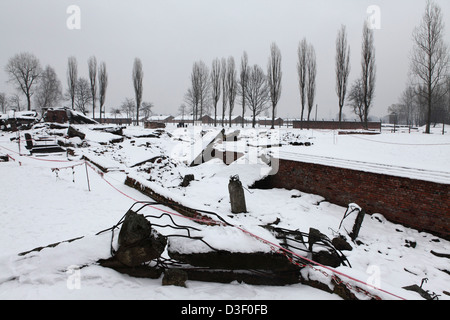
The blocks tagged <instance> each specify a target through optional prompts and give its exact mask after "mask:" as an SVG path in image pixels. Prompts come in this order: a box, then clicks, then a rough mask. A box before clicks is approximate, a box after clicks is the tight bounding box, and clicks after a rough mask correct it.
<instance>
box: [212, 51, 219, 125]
mask: <svg viewBox="0 0 450 320" xmlns="http://www.w3.org/2000/svg"><path fill="white" fill-rule="evenodd" d="M220 70H221V68H220V60H219V59H218V58H216V59H214V60H213V62H212V68H211V89H212V90H211V95H212V101H213V104H214V127H216V126H217V103H218V102H219V99H220V93H221V86H220Z"/></svg>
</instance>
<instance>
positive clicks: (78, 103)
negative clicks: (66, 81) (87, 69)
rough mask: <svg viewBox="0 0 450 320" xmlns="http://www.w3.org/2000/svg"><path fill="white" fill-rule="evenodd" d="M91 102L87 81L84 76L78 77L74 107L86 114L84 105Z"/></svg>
mask: <svg viewBox="0 0 450 320" xmlns="http://www.w3.org/2000/svg"><path fill="white" fill-rule="evenodd" d="M91 102H92V96H91V88H90V85H89V81H88V80H87V79H86V78H79V79H78V81H77V85H76V86H75V107H76V108H77V109H78V110H79V111H81V112H82V113H83V114H86V113H87V109H86V105H87V104H89V103H91Z"/></svg>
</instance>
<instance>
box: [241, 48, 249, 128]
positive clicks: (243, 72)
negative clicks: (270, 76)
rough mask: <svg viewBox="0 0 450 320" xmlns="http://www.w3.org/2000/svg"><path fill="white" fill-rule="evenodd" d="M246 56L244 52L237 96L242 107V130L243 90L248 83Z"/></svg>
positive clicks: (243, 113) (243, 111) (243, 112)
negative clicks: (239, 97)
mask: <svg viewBox="0 0 450 320" xmlns="http://www.w3.org/2000/svg"><path fill="white" fill-rule="evenodd" d="M248 70H249V69H248V56H247V52H245V51H244V53H243V55H242V58H241V73H240V77H239V94H240V96H241V105H242V119H241V120H242V128H243V127H244V122H245V121H244V116H245V89H246V87H247V82H248Z"/></svg>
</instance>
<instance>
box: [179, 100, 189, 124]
mask: <svg viewBox="0 0 450 320" xmlns="http://www.w3.org/2000/svg"><path fill="white" fill-rule="evenodd" d="M186 110H187V107H186V105H185V104H184V103H183V104H181V105H180V106H179V107H178V112H179V113H180V114H181V121H184V115H185V114H186Z"/></svg>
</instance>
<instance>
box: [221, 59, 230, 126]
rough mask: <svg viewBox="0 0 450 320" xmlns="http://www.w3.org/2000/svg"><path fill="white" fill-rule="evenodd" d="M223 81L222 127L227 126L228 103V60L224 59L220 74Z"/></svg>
mask: <svg viewBox="0 0 450 320" xmlns="http://www.w3.org/2000/svg"><path fill="white" fill-rule="evenodd" d="M220 77H221V81H222V127H223V126H224V125H225V123H224V122H225V112H226V111H227V102H228V82H227V60H226V59H225V58H222V70H221V73H220Z"/></svg>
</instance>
